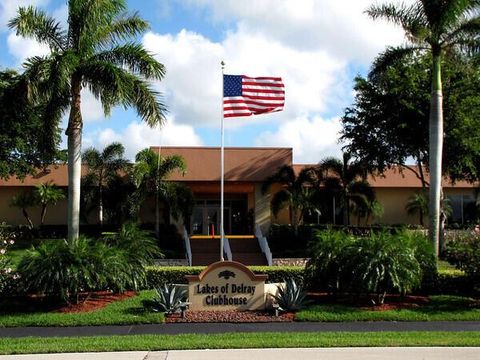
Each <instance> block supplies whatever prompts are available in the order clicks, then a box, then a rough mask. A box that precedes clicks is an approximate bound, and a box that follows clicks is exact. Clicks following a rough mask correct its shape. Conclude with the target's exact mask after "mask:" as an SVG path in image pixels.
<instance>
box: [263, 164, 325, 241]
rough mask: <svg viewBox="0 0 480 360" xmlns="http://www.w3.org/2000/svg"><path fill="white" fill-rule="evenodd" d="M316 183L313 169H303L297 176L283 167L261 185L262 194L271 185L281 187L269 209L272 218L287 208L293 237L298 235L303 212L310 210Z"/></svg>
mask: <svg viewBox="0 0 480 360" xmlns="http://www.w3.org/2000/svg"><path fill="white" fill-rule="evenodd" d="M318 181H319V180H318V178H317V174H316V173H315V170H314V169H313V168H304V169H302V170H301V171H300V173H299V174H298V175H297V174H295V170H294V169H293V167H292V166H290V165H284V166H282V167H280V168H279V169H278V170H277V172H276V173H275V174H273V175H271V176H270V177H268V178H267V179H266V180H265V182H264V183H263V185H262V192H263V193H266V192H267V191H268V190H269V189H270V188H271V187H272V185H273V184H280V185H281V186H282V188H281V189H280V190H279V191H277V192H276V193H274V194H273V196H272V200H271V202H270V207H271V209H272V213H273V215H274V216H277V215H278V213H279V212H280V210H281V209H283V208H285V207H288V211H289V216H290V224H292V226H293V229H294V231H295V235H297V234H298V226H299V225H301V224H302V221H303V215H304V211H306V210H308V209H311V208H312V190H314V189H315V185H316V184H318Z"/></svg>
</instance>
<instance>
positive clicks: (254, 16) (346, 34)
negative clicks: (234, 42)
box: [188, 0, 413, 63]
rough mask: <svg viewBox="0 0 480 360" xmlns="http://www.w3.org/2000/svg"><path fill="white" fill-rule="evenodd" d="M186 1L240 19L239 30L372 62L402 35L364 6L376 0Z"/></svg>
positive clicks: (221, 18) (221, 17)
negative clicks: (369, 15) (370, 14)
mask: <svg viewBox="0 0 480 360" xmlns="http://www.w3.org/2000/svg"><path fill="white" fill-rule="evenodd" d="M412 1H413V0H407V1H406V3H410V2H412ZM188 3H189V4H190V5H193V6H197V7H203V8H207V9H210V10H211V12H212V17H213V20H214V21H216V22H231V21H232V19H233V20H234V21H237V27H238V31H239V32H250V33H252V34H254V33H258V32H260V33H262V34H264V35H265V36H266V37H268V38H271V39H275V40H277V41H280V42H282V43H283V44H284V45H287V46H290V47H293V48H297V49H312V50H318V49H322V50H323V51H326V52H328V53H329V54H331V55H332V56H335V57H338V58H339V59H341V60H346V59H349V60H355V61H360V62H363V63H369V62H370V61H371V59H372V58H373V57H374V56H375V55H376V54H377V53H378V52H379V51H382V50H383V49H384V47H385V44H398V43H399V42H401V41H402V40H403V33H402V31H401V30H400V29H398V28H395V27H393V26H392V25H390V24H386V23H383V22H378V21H376V22H374V21H373V20H371V19H369V18H368V17H367V15H366V14H365V13H364V11H365V9H367V8H368V6H370V5H371V4H372V0H341V1H332V0H262V1H257V0H244V1H238V0H224V1H213V0H190V1H188ZM399 3H400V1H399Z"/></svg>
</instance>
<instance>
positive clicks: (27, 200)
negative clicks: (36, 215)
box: [10, 190, 36, 229]
mask: <svg viewBox="0 0 480 360" xmlns="http://www.w3.org/2000/svg"><path fill="white" fill-rule="evenodd" d="M35 205H36V202H35V197H34V195H33V193H32V191H29V190H27V191H22V192H21V193H20V194H18V195H15V196H14V197H13V198H12V200H10V206H13V207H17V208H20V209H21V210H22V215H23V217H24V218H25V220H27V224H28V227H29V229H33V222H32V219H31V218H30V215H29V214H28V211H27V209H28V208H30V207H34V206H35Z"/></svg>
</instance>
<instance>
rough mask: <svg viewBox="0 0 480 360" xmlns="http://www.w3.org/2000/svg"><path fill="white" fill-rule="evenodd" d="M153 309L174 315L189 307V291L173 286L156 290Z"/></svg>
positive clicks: (165, 285) (164, 286)
mask: <svg viewBox="0 0 480 360" xmlns="http://www.w3.org/2000/svg"><path fill="white" fill-rule="evenodd" d="M156 291H157V296H156V297H155V298H154V300H153V309H154V310H155V311H162V312H164V313H165V314H173V313H176V312H178V311H179V310H181V309H182V308H183V307H186V306H187V304H188V303H187V290H186V289H185V288H183V287H179V286H175V285H173V284H168V285H167V284H164V285H163V286H160V287H159V288H157V289H156Z"/></svg>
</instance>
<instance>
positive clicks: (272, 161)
mask: <svg viewBox="0 0 480 360" xmlns="http://www.w3.org/2000/svg"><path fill="white" fill-rule="evenodd" d="M151 149H152V150H153V151H160V154H161V155H162V156H169V155H181V156H182V157H183V158H184V159H185V161H186V163H187V173H186V174H185V176H182V174H180V173H175V174H173V175H172V176H170V178H169V179H170V180H175V181H219V180H220V148H218V147H175V146H168V147H161V148H160V147H151ZM291 164H292V149H291V148H258V147H256V148H241V147H228V148H225V181H248V182H259V181H264V180H265V179H266V178H267V177H268V176H270V175H272V174H273V173H274V172H275V171H276V170H277V169H278V168H279V167H280V166H283V165H291Z"/></svg>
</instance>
